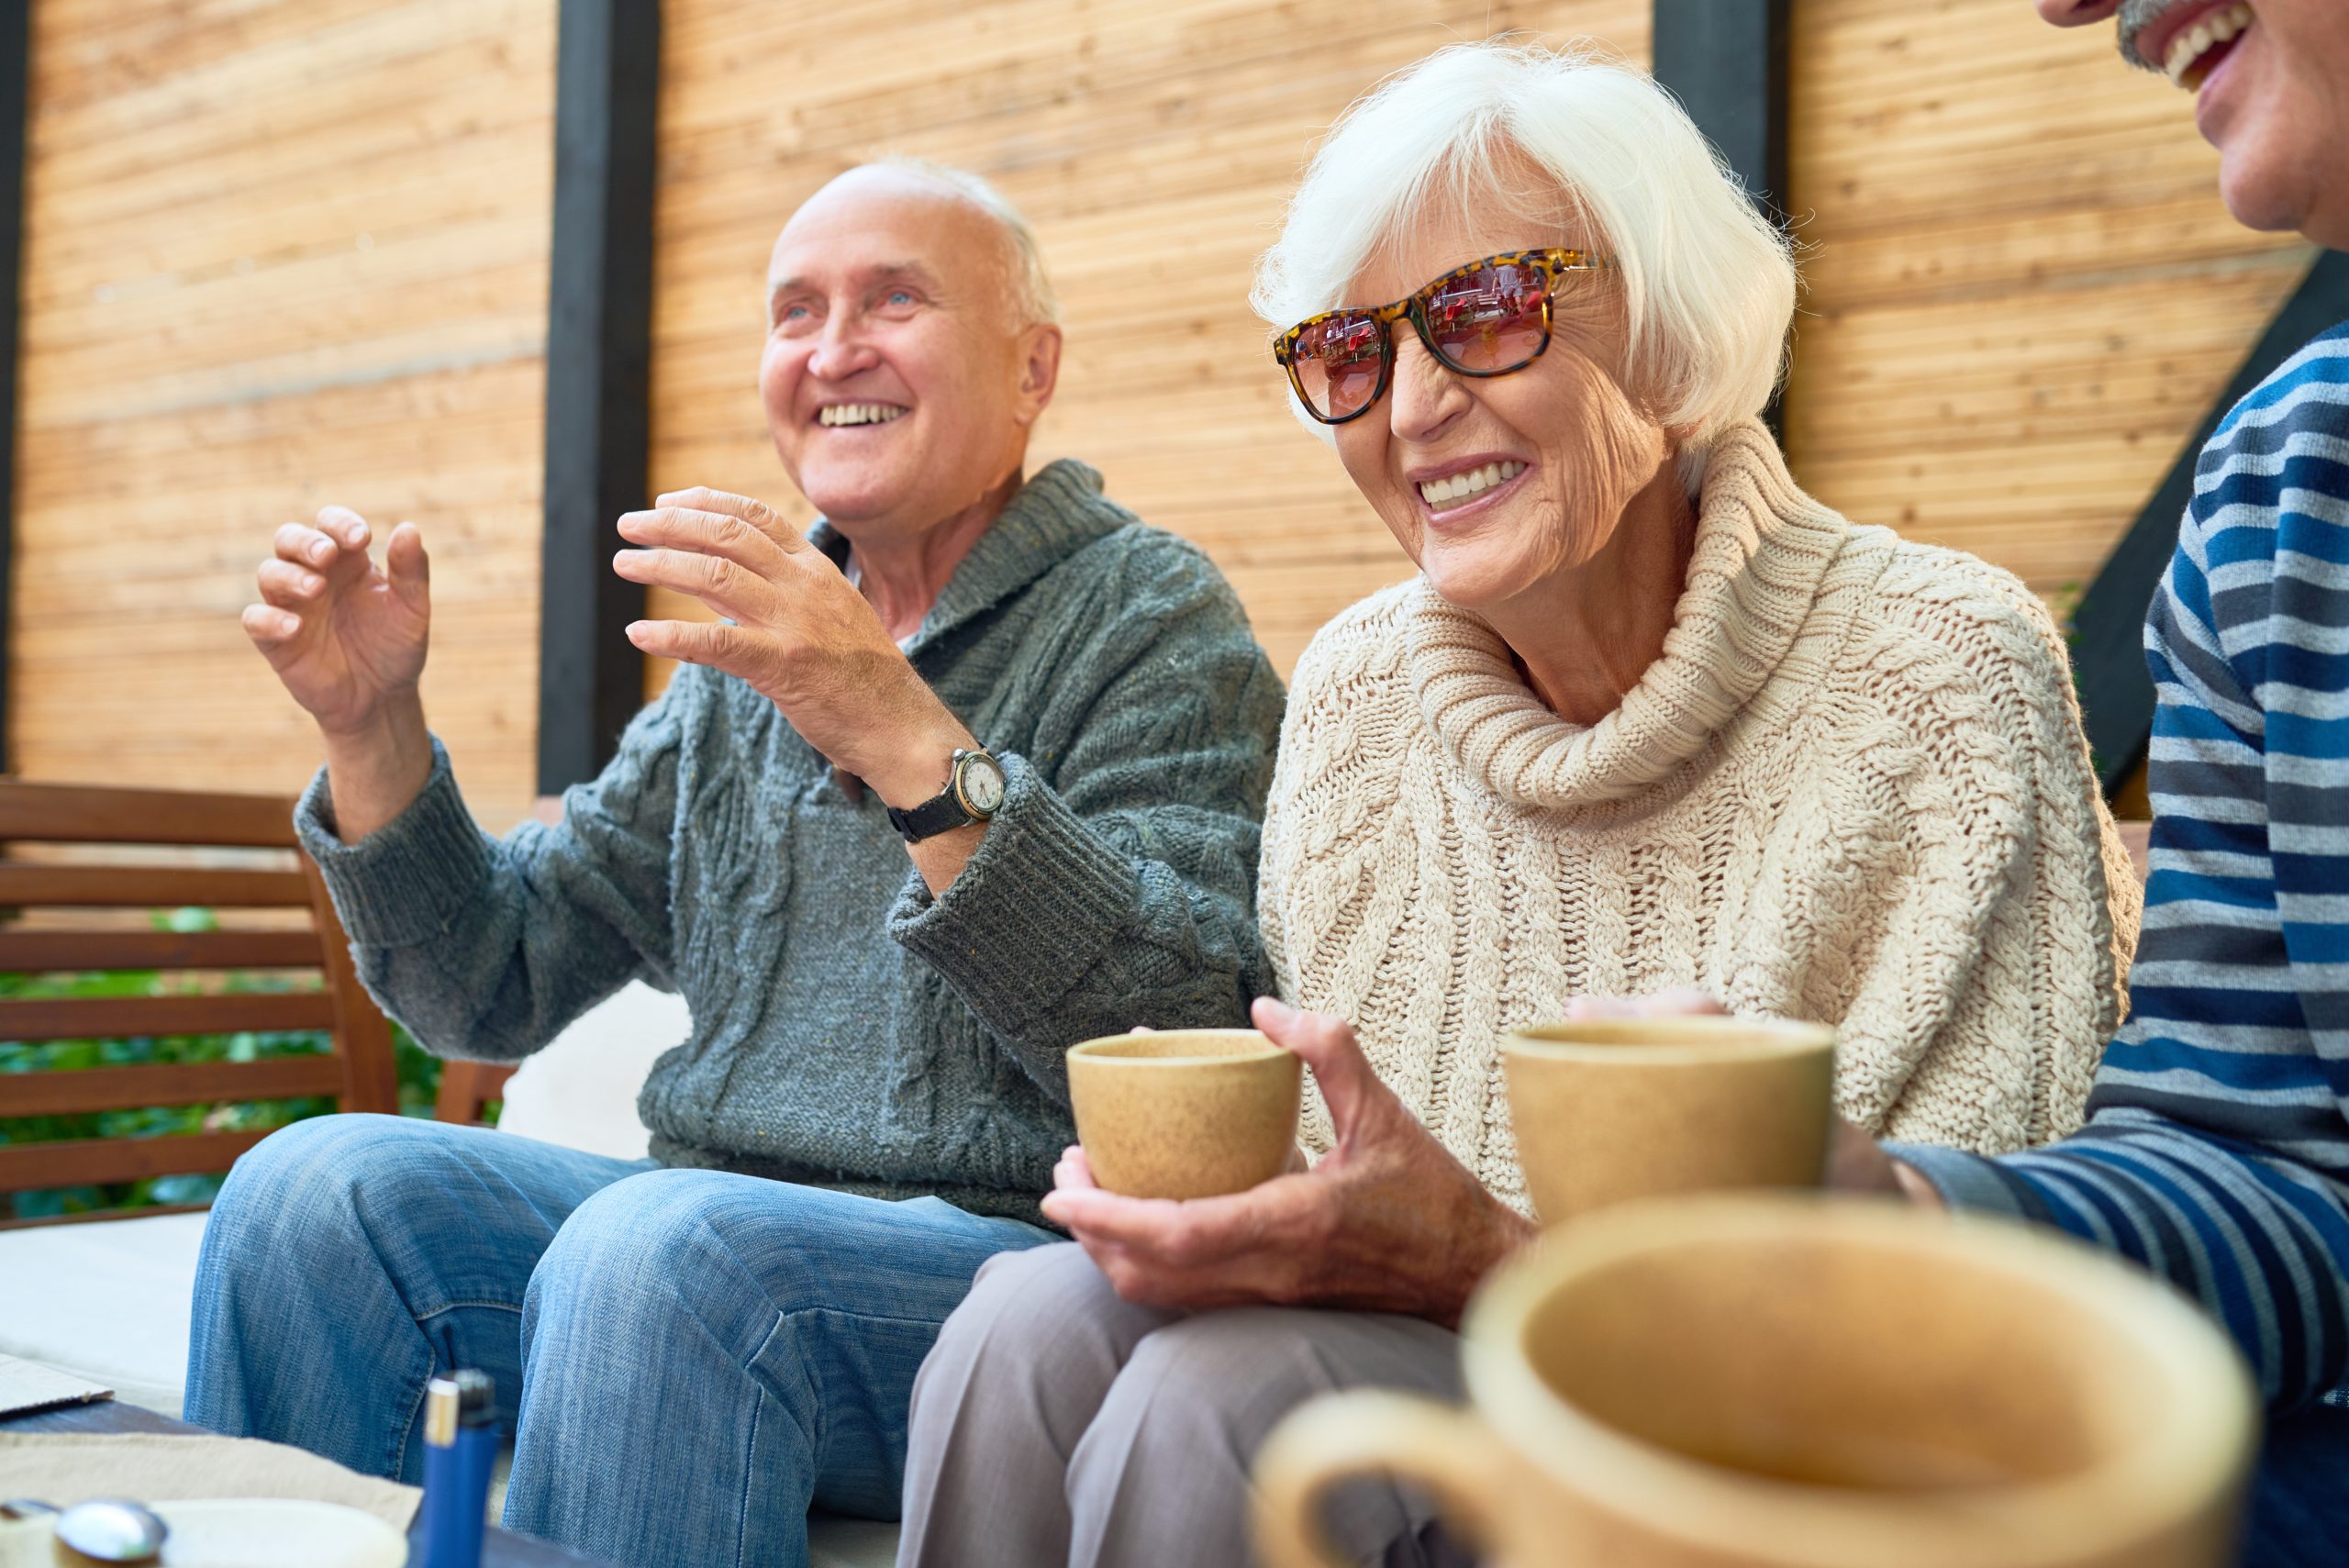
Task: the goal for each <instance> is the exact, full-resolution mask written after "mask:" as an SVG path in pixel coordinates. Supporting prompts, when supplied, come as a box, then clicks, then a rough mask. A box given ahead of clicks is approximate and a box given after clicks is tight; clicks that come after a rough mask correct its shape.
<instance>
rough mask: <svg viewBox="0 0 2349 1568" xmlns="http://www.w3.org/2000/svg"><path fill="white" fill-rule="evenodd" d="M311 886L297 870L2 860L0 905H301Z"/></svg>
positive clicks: (111, 907) (110, 906)
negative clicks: (53, 863)
mask: <svg viewBox="0 0 2349 1568" xmlns="http://www.w3.org/2000/svg"><path fill="white" fill-rule="evenodd" d="M309 903H310V890H309V884H307V882H306V880H305V879H304V878H303V875H302V873H301V872H299V871H298V870H296V871H245V870H240V869H239V868H236V867H233V866H110V865H50V864H46V863H41V862H31V861H0V906H11V907H18V908H22V907H26V906H39V905H58V906H72V907H75V908H83V909H177V908H180V907H183V906H187V905H197V906H203V907H206V908H212V909H304V908H307V907H308V906H309Z"/></svg>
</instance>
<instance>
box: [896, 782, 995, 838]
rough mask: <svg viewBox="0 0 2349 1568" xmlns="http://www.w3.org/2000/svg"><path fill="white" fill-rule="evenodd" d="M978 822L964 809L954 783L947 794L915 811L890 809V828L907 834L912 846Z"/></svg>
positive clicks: (935, 798)
mask: <svg viewBox="0 0 2349 1568" xmlns="http://www.w3.org/2000/svg"><path fill="white" fill-rule="evenodd" d="M977 820H978V818H977V817H974V816H972V815H971V814H970V813H969V812H967V811H965V810H963V802H962V801H961V800H960V799H959V798H958V797H957V796H956V795H955V794H954V786H953V785H952V784H949V785H947V786H946V793H945V794H943V795H937V796H934V797H933V798H931V799H929V800H925V801H923V802H922V803H921V804H920V805H919V806H915V807H914V808H913V809H912V810H911V811H900V810H898V809H897V808H896V806H891V807H889V826H891V827H892V828H896V830H897V831H898V833H900V834H901V835H903V836H904V838H905V840H906V842H907V843H908V844H918V843H920V842H921V841H922V840H924V839H934V838H936V837H938V835H939V834H941V833H943V832H947V831H948V830H950V829H952V828H966V827H968V826H970V825H971V824H972V823H974V822H976V821H977Z"/></svg>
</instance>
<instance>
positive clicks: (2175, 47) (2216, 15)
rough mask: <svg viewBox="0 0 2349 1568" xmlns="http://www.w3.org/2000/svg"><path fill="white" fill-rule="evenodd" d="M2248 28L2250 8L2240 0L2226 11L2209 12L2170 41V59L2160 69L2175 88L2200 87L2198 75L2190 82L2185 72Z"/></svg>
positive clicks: (2191, 69)
mask: <svg viewBox="0 0 2349 1568" xmlns="http://www.w3.org/2000/svg"><path fill="white" fill-rule="evenodd" d="M2249 26H2251V7H2250V6H2248V5H2246V4H2244V3H2243V0H2235V4H2233V5H2232V6H2228V7H2227V8H2226V9H2225V10H2223V11H2213V12H2211V13H2210V15H2209V16H2207V17H2203V18H2202V19H2201V20H2200V21H2199V22H2197V23H2195V24H2194V25H2193V26H2192V27H2190V28H2187V29H2186V30H2185V31H2184V32H2182V33H2180V34H2178V35H2177V37H2176V38H2175V39H2171V40H2170V46H2169V58H2168V59H2167V60H2165V61H2163V62H2162V69H2163V70H2165V71H2166V72H2169V79H2170V81H2171V82H2173V83H2176V85H2178V86H2180V87H2199V86H2200V85H2201V84H2202V78H2201V76H2200V75H2199V74H2198V75H2196V76H2195V78H2194V80H2192V81H2191V82H2189V81H2188V80H2187V73H2188V72H2191V71H2193V70H2194V68H2195V67H2196V66H2197V65H2199V64H2200V63H2201V62H2202V57H2203V56H2204V55H2206V54H2208V53H2210V51H2211V50H2214V49H2216V48H2218V47H2219V46H2220V45H2221V44H2222V43H2229V42H2232V41H2233V39H2236V38H2237V37H2239V36H2240V35H2241V34H2242V32H2243V29H2244V28H2247V27H2249Z"/></svg>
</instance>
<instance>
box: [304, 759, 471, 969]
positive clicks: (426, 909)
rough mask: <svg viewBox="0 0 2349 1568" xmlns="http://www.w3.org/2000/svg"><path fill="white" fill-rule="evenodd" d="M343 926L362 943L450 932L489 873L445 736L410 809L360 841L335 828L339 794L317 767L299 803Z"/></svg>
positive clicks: (308, 841) (404, 942)
mask: <svg viewBox="0 0 2349 1568" xmlns="http://www.w3.org/2000/svg"><path fill="white" fill-rule="evenodd" d="M294 828H295V832H296V833H298V834H299V835H300V836H301V840H302V848H303V849H305V850H306V851H309V855H310V858H311V859H312V860H314V861H316V862H318V871H319V873H321V874H322V875H323V876H324V877H325V878H326V884H327V891H328V894H330V895H333V898H334V908H335V913H336V914H337V915H339V916H340V917H342V929H343V930H344V931H345V932H347V933H348V934H349V935H350V938H351V941H352V942H353V943H354V944H356V945H357V946H360V947H371V948H401V947H414V946H416V945H417V944H418V943H421V942H429V941H431V940H434V939H435V938H437V937H439V936H440V935H441V934H442V933H444V932H445V931H446V930H447V929H449V927H450V925H451V923H452V922H453V921H454V920H455V919H456V917H457V916H458V915H459V914H460V913H461V912H462V910H463V909H464V908H465V907H466V906H468V905H470V904H472V903H473V901H474V899H475V897H476V895H478V894H479V893H480V890H481V886H482V884H483V883H484V882H485V881H486V880H487V879H488V876H489V869H490V868H489V843H490V840H489V838H488V836H487V835H486V834H484V832H483V831H482V830H481V828H480V826H479V825H478V824H477V823H475V822H474V821H473V814H472V813H471V812H469V811H467V810H466V809H465V802H464V797H463V796H462V795H459V794H458V793H457V778H456V774H455V773H453V772H451V769H450V766H449V753H448V751H446V750H445V749H443V748H442V746H441V744H440V737H439V736H437V735H436V736H434V737H433V739H432V773H431V776H430V777H429V778H428V779H426V780H425V783H424V788H423V790H422V791H421V792H420V793H418V794H417V797H416V798H415V799H414V800H413V801H410V802H409V803H408V806H407V809H406V810H405V811H403V812H401V813H400V814H399V815H398V816H397V817H394V818H392V820H390V821H389V822H386V823H385V824H384V826H383V827H381V828H377V829H375V831H373V833H370V834H368V835H367V837H365V838H364V839H362V840H360V841H359V842H357V843H355V844H346V843H344V842H343V841H342V840H341V839H340V838H339V837H337V836H336V833H335V826H334V797H333V795H330V794H329V793H328V789H327V771H326V770H325V769H324V768H320V769H319V770H318V773H317V777H316V778H314V779H312V780H311V781H310V787H309V788H308V789H306V790H304V791H303V792H302V799H301V802H300V804H299V805H297V806H295V808H294Z"/></svg>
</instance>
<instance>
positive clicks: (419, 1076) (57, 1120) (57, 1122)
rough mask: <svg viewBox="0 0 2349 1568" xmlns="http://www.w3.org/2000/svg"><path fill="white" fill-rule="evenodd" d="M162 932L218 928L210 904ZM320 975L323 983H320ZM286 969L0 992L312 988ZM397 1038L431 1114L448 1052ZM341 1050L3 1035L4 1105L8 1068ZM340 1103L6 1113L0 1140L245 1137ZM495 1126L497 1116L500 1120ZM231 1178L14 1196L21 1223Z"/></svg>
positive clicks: (414, 1105)
mask: <svg viewBox="0 0 2349 1568" xmlns="http://www.w3.org/2000/svg"><path fill="white" fill-rule="evenodd" d="M152 918H153V920H154V923H155V926H156V928H157V929H161V930H170V931H204V930H210V929H214V926H215V924H216V922H215V920H214V918H213V916H212V912H211V911H210V910H208V909H175V910H171V911H168V912H166V911H157V912H156V914H155V915H154V916H153V917H152ZM315 984H316V983H315V982H313V983H312V986H313V987H314V986H315ZM304 988H306V987H300V986H297V985H295V984H293V983H291V982H289V981H288V980H286V979H285V978H284V977H283V976H278V975H266V974H232V975H228V976H227V977H226V978H225V979H219V978H216V979H214V980H211V981H209V982H208V983H206V984H202V985H201V986H199V985H196V984H194V983H193V982H192V981H191V978H190V977H189V976H186V975H167V974H163V973H158V972H156V971H153V970H117V971H110V972H107V973H95V974H0V996H6V997H26V998H32V997H75V996H161V995H176V994H181V993H184V992H185V991H188V990H194V989H203V990H206V991H232V992H245V993H250V992H264V991H292V990H296V989H304ZM392 1040H393V1044H394V1048H395V1051H396V1053H397V1058H398V1071H399V1086H400V1114H401V1115H403V1116H417V1117H429V1116H430V1115H431V1114H432V1100H433V1095H435V1094H436V1093H437V1092H438V1090H439V1088H440V1059H439V1058H437V1057H434V1056H432V1055H430V1054H429V1053H428V1052H427V1051H425V1050H424V1048H423V1047H421V1046H419V1045H417V1043H416V1041H415V1040H413V1039H412V1038H410V1036H409V1035H408V1032H407V1030H406V1029H402V1028H401V1027H400V1026H399V1025H398V1024H397V1023H394V1024H393V1025H392ZM332 1049H333V1043H332V1040H330V1039H329V1037H328V1035H326V1034H325V1033H323V1032H321V1031H317V1030H298V1031H291V1032H264V1033H256V1032H252V1031H245V1032H241V1033H237V1034H211V1035H169V1036H156V1037H141V1038H139V1039H135V1040H39V1041H25V1040H0V1107H5V1106H6V1104H7V1101H8V1097H9V1096H8V1093H7V1088H6V1079H7V1075H8V1074H10V1073H42V1072H65V1071H72V1070H73V1069H77V1068H90V1067H118V1066H148V1065H154V1066H164V1065H171V1064H175V1063H180V1062H266V1061H270V1060H273V1059H274V1058H278V1057H286V1056H313V1055H319V1054H323V1053H325V1052H328V1051H331V1050H332ZM332 1109H334V1102H333V1101H332V1100H329V1099H325V1098H320V1097H317V1096H311V1097H308V1098H304V1099H293V1100H259V1101H249V1102H242V1103H236V1104H219V1105H198V1106H147V1107H142V1108H139V1109H136V1110H119V1111H98V1112H94V1113H91V1114H88V1115H83V1116H38V1117H0V1144H8V1143H45V1142H50V1141H52V1140H59V1139H85V1138H156V1137H168V1136H171V1135H173V1134H178V1133H192V1132H240V1131H247V1130H256V1129H274V1128H280V1127H284V1125H285V1124H286V1123H288V1122H294V1121H299V1120H301V1119H302V1118H305V1117H313V1116H319V1115H323V1114H324V1113H326V1112H328V1111H330V1110H332ZM491 1119H492V1120H493V1122H494V1121H495V1118H494V1117H493V1118H491ZM220 1182H221V1178H220V1177H219V1176H217V1175H208V1176H156V1177H151V1178H149V1179H147V1180H144V1181H138V1182H116V1183H110V1184H106V1185H102V1186H81V1187H52V1188H48V1189H45V1190H41V1191H35V1192H23V1193H17V1194H15V1195H13V1212H14V1213H15V1215H16V1216H17V1218H45V1217H48V1216H51V1215H64V1214H87V1213H90V1212H93V1211H95V1210H98V1209H109V1208H143V1207H152V1206H155V1205H161V1204H184V1203H209V1202H211V1201H212V1196H213V1195H214V1194H215V1193H217V1192H218V1191H219V1190H220Z"/></svg>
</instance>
